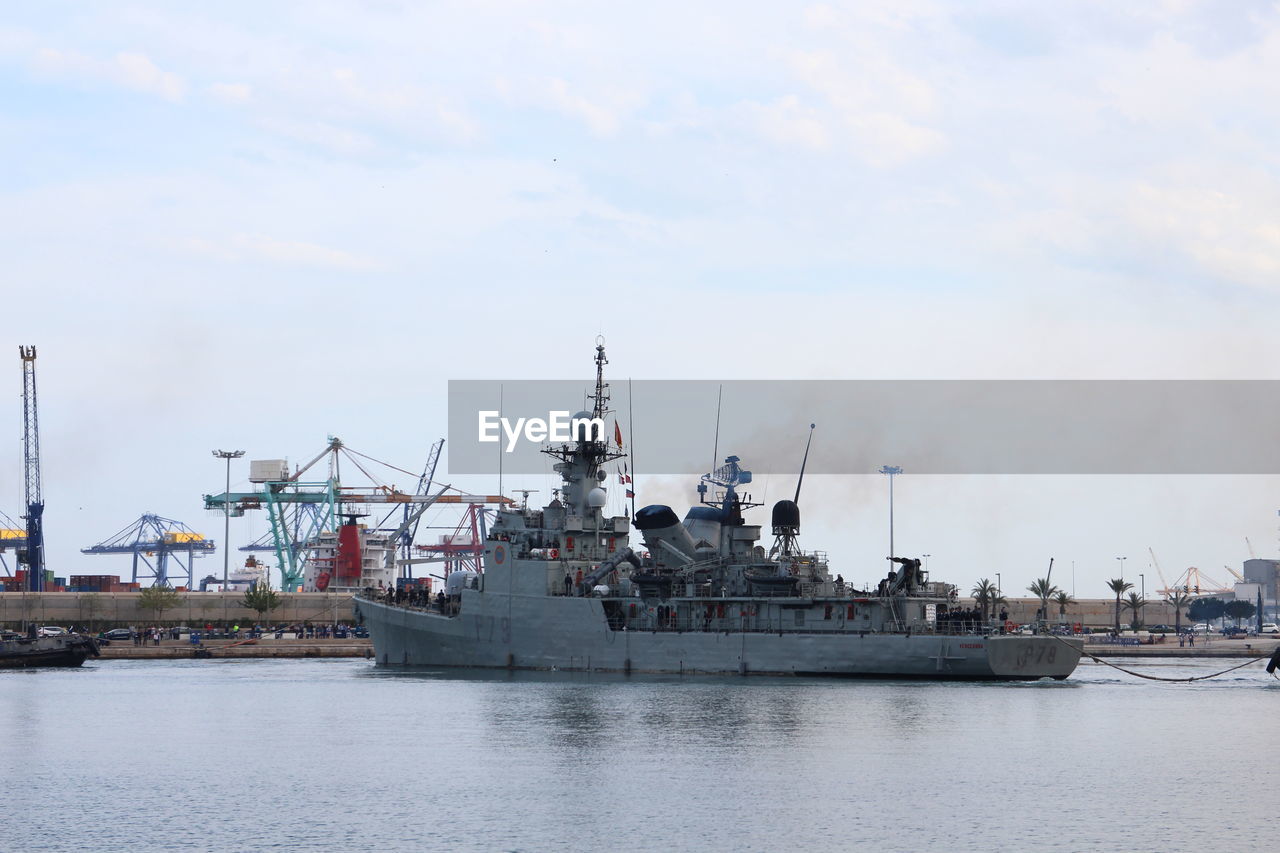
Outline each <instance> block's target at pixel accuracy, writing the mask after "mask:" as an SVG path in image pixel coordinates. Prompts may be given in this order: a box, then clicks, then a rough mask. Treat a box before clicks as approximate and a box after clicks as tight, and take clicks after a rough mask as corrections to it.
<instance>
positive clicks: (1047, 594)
mask: <svg viewBox="0 0 1280 853" xmlns="http://www.w3.org/2000/svg"><path fill="white" fill-rule="evenodd" d="M1027 592H1029V593H1031V594H1032V595H1034V596H1035V597H1036V598H1038V599H1040V612H1041V614H1043V615H1042V616H1041V618H1042V619H1045V620H1046V621H1047V620H1048V619H1049V599H1050V598H1053V596H1054V595H1055V594H1056V593H1057V592H1058V588H1057V587H1056V586H1054V585H1053V584H1051V583H1049V579H1048V578H1036V580H1035V581H1034V582H1033V583H1032V584H1031V586H1029V587H1027Z"/></svg>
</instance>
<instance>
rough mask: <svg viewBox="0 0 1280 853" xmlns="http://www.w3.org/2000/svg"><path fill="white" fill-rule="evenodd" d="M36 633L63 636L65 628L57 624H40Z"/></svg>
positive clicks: (44, 635) (65, 631)
mask: <svg viewBox="0 0 1280 853" xmlns="http://www.w3.org/2000/svg"><path fill="white" fill-rule="evenodd" d="M36 633H38V634H39V635H40V636H41V637H65V636H66V635H67V629H66V628H59V627H58V626H57V625H41V626H40V629H39V630H38V631H37V632H36Z"/></svg>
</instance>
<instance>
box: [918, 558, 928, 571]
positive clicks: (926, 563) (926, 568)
mask: <svg viewBox="0 0 1280 853" xmlns="http://www.w3.org/2000/svg"><path fill="white" fill-rule="evenodd" d="M920 556H921V557H924V570H925V571H926V572H928V571H929V555H928V554H921V555H920Z"/></svg>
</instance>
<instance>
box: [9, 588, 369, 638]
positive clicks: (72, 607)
mask: <svg viewBox="0 0 1280 853" xmlns="http://www.w3.org/2000/svg"><path fill="white" fill-rule="evenodd" d="M279 595H280V602H281V603H280V606H279V607H278V608H276V609H275V610H273V611H271V612H270V613H266V614H263V615H262V616H261V617H259V616H258V614H257V613H255V612H254V611H252V610H250V609H248V608H247V607H243V606H241V604H240V600H241V598H243V593H239V592H227V593H222V592H180V593H178V601H179V605H178V607H176V608H174V609H173V610H166V611H164V613H163V614H162V615H161V618H160V619H159V620H157V619H156V614H155V612H154V611H150V610H143V609H142V608H141V607H140V606H139V601H140V599H141V596H142V594H141V593H139V592H25V593H24V592H0V626H4V627H6V628H13V629H16V628H18V627H19V626H20V625H21V624H22V623H23V622H35V623H36V624H39V625H61V626H63V627H70V626H72V625H84V626H88V627H91V628H93V629H94V630H101V629H102V628H104V627H126V626H131V625H132V626H140V625H156V624H162V625H191V626H199V625H204V624H205V623H206V622H208V623H212V624H214V625H217V624H219V623H221V622H222V621H223V620H224V619H225V620H226V622H227V623H228V624H236V623H238V624H240V625H252V624H254V623H255V622H258V621H261V622H263V623H278V622H284V623H289V624H291V623H295V622H311V623H312V624H315V625H320V624H334V623H336V622H346V623H347V624H351V623H352V613H351V607H352V601H351V596H350V595H348V594H338V593H328V592H282V593H279Z"/></svg>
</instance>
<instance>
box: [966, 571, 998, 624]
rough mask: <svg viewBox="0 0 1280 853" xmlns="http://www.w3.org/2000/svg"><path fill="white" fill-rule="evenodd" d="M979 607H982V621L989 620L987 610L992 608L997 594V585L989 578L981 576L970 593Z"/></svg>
mask: <svg viewBox="0 0 1280 853" xmlns="http://www.w3.org/2000/svg"><path fill="white" fill-rule="evenodd" d="M969 594H970V595H971V596H973V600H974V601H975V602H976V603H977V605H978V607H980V608H982V621H983V622H986V621H987V611H988V610H989V609H990V608H991V602H992V599H994V598H995V596H996V585H995V584H993V583H992V582H991V581H990V580H988V579H987V578H979V579H978V582H977V583H976V584H975V585H974V587H973V591H972V592H971V593H969Z"/></svg>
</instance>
